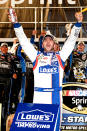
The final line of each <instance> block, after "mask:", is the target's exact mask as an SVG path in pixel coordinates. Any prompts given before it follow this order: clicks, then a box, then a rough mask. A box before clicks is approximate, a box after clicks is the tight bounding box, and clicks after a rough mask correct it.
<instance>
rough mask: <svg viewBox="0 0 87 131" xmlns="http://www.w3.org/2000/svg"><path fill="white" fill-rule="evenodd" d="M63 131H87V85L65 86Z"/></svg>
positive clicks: (73, 84) (70, 84)
mask: <svg viewBox="0 0 87 131" xmlns="http://www.w3.org/2000/svg"><path fill="white" fill-rule="evenodd" d="M62 94H63V118H62V130H75V131H77V130H81V131H82V130H83V131H87V84H85V83H66V84H64V85H63V92H62Z"/></svg>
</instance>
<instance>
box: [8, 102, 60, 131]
mask: <svg viewBox="0 0 87 131" xmlns="http://www.w3.org/2000/svg"><path fill="white" fill-rule="evenodd" d="M58 113H59V111H58V105H51V104H28V103H24V104H23V103H20V104H19V105H18V108H17V111H16V113H15V117H14V120H13V123H12V125H11V129H10V131H33V130H35V131H38V130H39V131H46V130H47V131H56V127H57V119H58V118H57V117H58V115H59V114H58Z"/></svg>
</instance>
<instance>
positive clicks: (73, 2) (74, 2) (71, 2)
mask: <svg viewBox="0 0 87 131" xmlns="http://www.w3.org/2000/svg"><path fill="white" fill-rule="evenodd" d="M68 4H71V5H72V4H76V1H72V0H68Z"/></svg>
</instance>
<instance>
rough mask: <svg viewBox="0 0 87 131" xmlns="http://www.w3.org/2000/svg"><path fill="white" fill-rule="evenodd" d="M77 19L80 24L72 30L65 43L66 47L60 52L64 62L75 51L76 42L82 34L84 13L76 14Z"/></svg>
mask: <svg viewBox="0 0 87 131" xmlns="http://www.w3.org/2000/svg"><path fill="white" fill-rule="evenodd" d="M75 17H76V19H77V21H78V22H77V23H76V24H75V25H74V27H73V28H72V30H71V34H70V36H69V37H68V39H67V40H66V41H65V43H64V46H63V48H62V50H61V51H60V56H61V59H62V60H63V61H64V62H65V61H66V59H67V58H68V56H69V55H70V54H71V52H72V51H73V49H74V46H75V43H76V40H77V38H78V36H79V32H80V29H81V25H82V20H83V15H82V13H79V12H78V13H76V14H75Z"/></svg>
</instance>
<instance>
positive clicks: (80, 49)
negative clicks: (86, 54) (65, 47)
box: [77, 43, 85, 52]
mask: <svg viewBox="0 0 87 131" xmlns="http://www.w3.org/2000/svg"><path fill="white" fill-rule="evenodd" d="M77 49H78V51H79V52H83V51H84V49H85V45H84V44H82V43H81V44H79V45H78V46H77Z"/></svg>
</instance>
